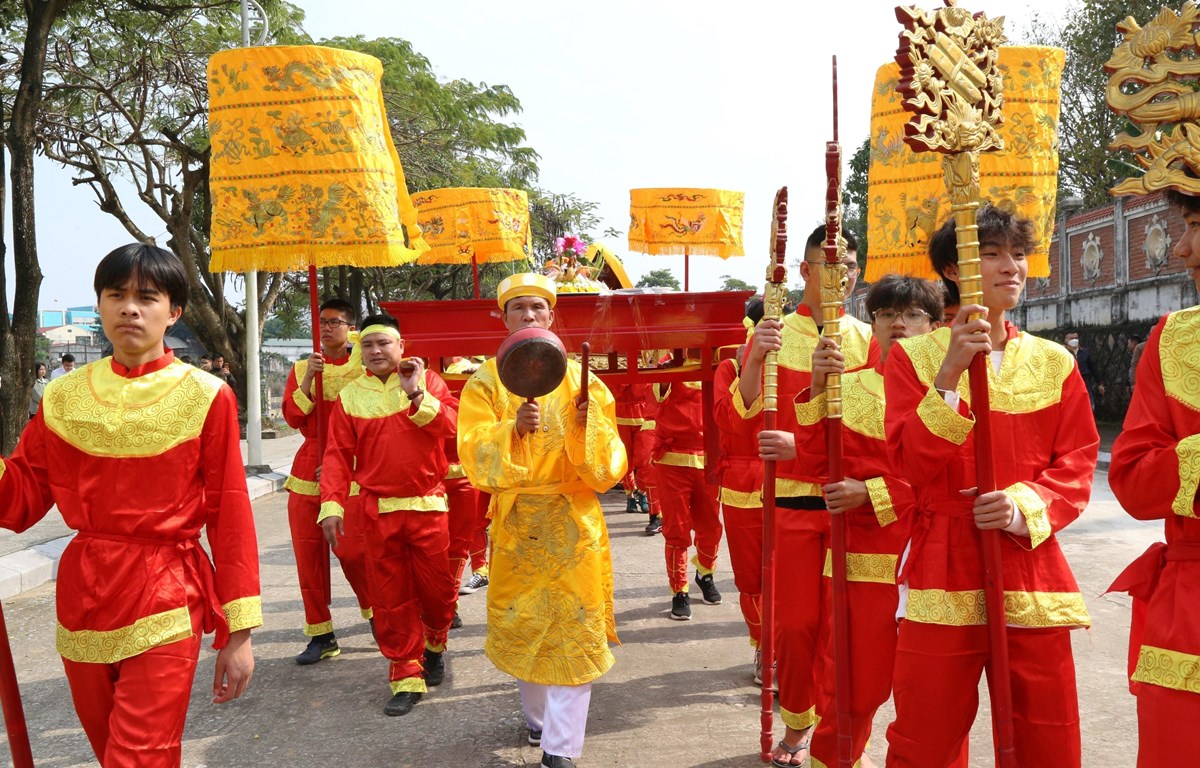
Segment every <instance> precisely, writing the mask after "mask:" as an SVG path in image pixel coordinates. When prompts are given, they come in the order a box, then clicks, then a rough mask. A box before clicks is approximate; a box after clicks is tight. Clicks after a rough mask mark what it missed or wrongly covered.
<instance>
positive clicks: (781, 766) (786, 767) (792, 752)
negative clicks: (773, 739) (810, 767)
mask: <svg viewBox="0 0 1200 768" xmlns="http://www.w3.org/2000/svg"><path fill="white" fill-rule="evenodd" d="M810 743H811V742H810V740H809V739H807V738H805V739H803V740H801V742H800V743H799V744H797V745H796V746H794V747H793V746H790V745H789V744H788V743H787V742H786V741H784V740H783V739H780V740H779V744H778V745H777V746H776V747H775V748H776V749H782V750H783V751H784V752H787V753H788V761H787V762H786V763H781V762H779V758H777V757H772V758H771V765H774V766H778V768H797V766H800V765H804V764H805V763H806V762H808V756H807V755H805V759H804V760H802V761H800V762H799V763H793V762H792V758H794V757H795V756H796V753H797V752H799V751H800V750H804V751H805V752H807V751H808V746H809V744H810Z"/></svg>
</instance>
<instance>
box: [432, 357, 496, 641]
mask: <svg viewBox="0 0 1200 768" xmlns="http://www.w3.org/2000/svg"><path fill="white" fill-rule="evenodd" d="M442 362H443V364H444V365H445V366H446V369H445V370H446V373H447V374H458V375H461V374H468V375H469V374H472V373H475V371H477V370H479V362H478V360H475V359H473V358H469V357H450V358H442ZM459 383H460V384H463V385H465V384H466V381H460V382H459ZM448 386H450V391H451V392H455V393H458V392H462V386H455V383H454V382H453V381H451V382H448ZM445 449H446V459H447V460H448V461H449V462H450V468H449V470H447V474H446V497H447V498H448V499H449V502H450V573H451V576H452V577H453V578H454V583H455V584H458V583H459V581H460V580H461V579H462V572H463V567H464V565H466V563H467V561H468V560H469V561H470V564H471V577H470V578H469V579H467V580H466V582H464V583H463V584H462V586H460V587H459V588H458V594H460V595H473V594H475V593H476V592H478V591H479V590H481V589H483V588H484V587H486V586H487V585H488V561H487V543H488V539H487V527H488V519H487V508H488V502H489V501H490V497H489V496H488V495H487V494H486V493H480V492H479V490H478V489H476V488H475V487H474V486H473V485H471V483H470V481H468V480H467V475H466V473H465V472H464V471H463V467H462V462H460V461H459V459H458V437H457V436H455V437H453V438H449V439H447V440H446V443H445ZM450 626H451V627H452V628H454V629H457V628H458V627H461V626H462V619H460V618H459V617H458V612H457V611H455V614H454V623H453V624H451V625H450Z"/></svg>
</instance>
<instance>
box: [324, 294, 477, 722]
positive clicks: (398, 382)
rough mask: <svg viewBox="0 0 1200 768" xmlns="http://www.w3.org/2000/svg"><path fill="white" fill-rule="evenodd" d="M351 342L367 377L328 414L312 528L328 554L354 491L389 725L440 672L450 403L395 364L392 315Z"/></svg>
mask: <svg viewBox="0 0 1200 768" xmlns="http://www.w3.org/2000/svg"><path fill="white" fill-rule="evenodd" d="M358 345H359V347H360V349H361V350H362V351H361V356H362V361H363V364H364V365H365V366H366V368H367V372H366V374H365V375H363V376H360V377H358V378H356V379H354V380H353V381H351V382H349V383H347V384H346V386H344V387H343V388H342V390H341V392H340V393H339V394H338V399H337V402H336V403H335V404H334V407H333V413H332V415H330V417H329V435H328V438H327V439H328V444H327V445H326V448H325V456H324V460H323V461H322V463H321V513H320V516H319V517H318V518H317V522H318V523H320V525H321V528H322V530H323V531H324V534H325V540H326V541H328V542H329V546H330V547H332V548H333V551H334V552H337V551H338V548H339V547H340V546H341V545H342V543H343V542H344V541H345V539H344V536H345V533H346V531H345V520H344V518H345V514H346V508H347V505H348V504H349V503H350V497H351V493H352V490H351V484H352V482H353V483H355V484H357V485H358V487H359V497H358V503H359V505H360V508H359V510H360V514H359V518H360V520H361V522H362V527H363V536H364V537H365V539H366V543H367V544H366V550H367V552H366V554H367V582H368V583H367V588H368V592H369V594H370V596H371V604H372V608H373V609H374V613H375V635H376V638H377V640H378V642H379V651H380V652H381V653H382V654H383V655H384V657H385V658H387V660H388V661H389V667H388V682H389V684H390V686H391V692H392V697H391V699H389V700H388V702H387V704H386V705H385V706H384V709H383V711H384V714H386V715H389V716H399V715H406V714H408V713H409V712H411V711H412V708H413V707H414V706H415V705H416V703H417V702H418V701H420V700H421V697H422V696H423V695H424V694H425V692H426V691H427V690H428V688H427V685H430V686H436V685H440V684H441V682H442V679H443V678H444V676H445V673H446V666H445V659H444V657H443V655H442V654H443V653H444V652H445V650H446V636H447V634H448V633H449V631H450V622H451V621H452V619H453V618H454V598H455V592H456V591H457V587H458V585H457V584H455V583H454V582H453V580H452V579H451V578H450V558H449V554H448V550H449V547H450V532H449V525H448V522H447V515H446V513H447V511H448V509H449V507H448V505H447V502H446V487H445V485H444V484H443V479H444V478H445V477H446V469H447V466H448V462H447V461H446V454H445V452H444V451H443V450H442V442H443V441H444V440H445V439H446V438H448V437H452V436H453V435H454V430H455V427H456V425H457V410H458V401H457V400H456V399H455V398H454V396H453V395H452V394H451V393H450V390H449V388H448V387H447V386H446V382H444V381H442V377H441V376H438V375H437V373H435V372H434V371H431V370H427V369H426V368H425V365H424V363H423V362H422V361H421V359H420V358H416V357H412V358H405V357H404V339H403V338H402V337H401V335H400V326H399V324H398V323H397V322H396V319H395V318H394V317H391V316H390V315H382V314H381V315H371V316H369V317H367V318H366V319H365V320H364V321H363V329H362V331H361V333H360V336H359V340H358Z"/></svg>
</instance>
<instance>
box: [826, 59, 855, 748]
mask: <svg viewBox="0 0 1200 768" xmlns="http://www.w3.org/2000/svg"><path fill="white" fill-rule="evenodd" d="M825 177H826V179H827V184H826V190H825V263H824V264H823V265H822V268H821V322H822V329H823V330H822V334H821V335H822V336H823V337H824V338H826V339H830V340H831V341H833V343H834V344H835V345H837V346H838V347H841V344H842V322H841V310H842V302H843V300H844V299H845V292H846V266H845V265H844V264H842V257H843V256H844V255H845V254H846V241H845V239H844V238H843V237H842V231H841V230H842V148H841V145H840V144H838V90H837V56H834V57H833V141H830V142H827V143H826V144H825ZM825 401H826V411H825V440H826V443H825V450H826V455H827V457H828V460H829V482H831V483H838V482H841V481H842V480H845V479H846V473H845V470H844V469H843V468H842V377H841V374H833V373H831V374H829V375H828V376H827V377H826V379H825ZM829 528H830V548H831V549H832V553H831V556H830V562H831V567H832V570H833V622H832V623H833V662H834V709H835V711H836V712H837V755H838V768H851V766H852V765H853V763H854V757H853V752H854V743H853V738H852V737H851V731H850V725H851V723H850V696H851V692H850V661H851V660H850V605H849V599H848V597H847V590H846V516H845V514H842V513H840V512H839V513H834V512H832V511H830V514H829Z"/></svg>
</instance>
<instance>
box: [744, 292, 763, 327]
mask: <svg viewBox="0 0 1200 768" xmlns="http://www.w3.org/2000/svg"><path fill="white" fill-rule="evenodd" d="M766 308H767V307H766V304H765V303H764V302H763V297H762V296H751V297H750V300H749V301H747V302H746V317H748V318H750V319H751V320H753V321H754V324H755V325H758V321H759V320H762V319H763V315H764V314H766Z"/></svg>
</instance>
